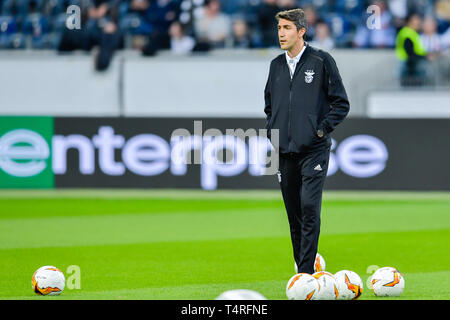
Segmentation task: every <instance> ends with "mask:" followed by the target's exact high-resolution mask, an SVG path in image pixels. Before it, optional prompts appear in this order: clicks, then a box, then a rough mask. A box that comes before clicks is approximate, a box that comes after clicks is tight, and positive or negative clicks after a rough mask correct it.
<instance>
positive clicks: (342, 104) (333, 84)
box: [318, 53, 350, 134]
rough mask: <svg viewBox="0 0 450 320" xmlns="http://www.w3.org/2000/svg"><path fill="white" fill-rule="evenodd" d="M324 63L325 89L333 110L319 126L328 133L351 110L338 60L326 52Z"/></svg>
mask: <svg viewBox="0 0 450 320" xmlns="http://www.w3.org/2000/svg"><path fill="white" fill-rule="evenodd" d="M324 64H325V69H326V77H325V90H326V94H327V99H328V101H329V103H330V107H331V110H330V112H328V113H327V114H326V115H325V117H324V119H323V120H322V122H321V123H320V124H319V127H318V128H319V129H322V130H323V131H324V132H325V134H328V133H331V132H332V131H333V130H334V129H335V128H336V126H337V125H338V124H340V123H341V122H342V121H343V120H344V119H345V117H346V116H347V114H348V112H349V110H350V103H349V101H348V97H347V93H346V91H345V88H344V84H343V83H342V78H341V76H340V74H339V70H338V68H337V66H336V62H335V61H334V59H333V57H331V55H329V54H328V53H326V54H325V57H324Z"/></svg>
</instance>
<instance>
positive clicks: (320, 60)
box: [264, 44, 350, 153]
mask: <svg viewBox="0 0 450 320" xmlns="http://www.w3.org/2000/svg"><path fill="white" fill-rule="evenodd" d="M264 97H265V108H264V112H265V113H266V115H267V118H266V129H268V136H269V138H271V130H273V129H279V139H280V140H279V152H280V153H291V152H294V153H309V152H313V151H315V150H321V149H326V148H329V147H330V146H331V137H330V135H329V134H330V133H331V132H332V131H333V130H334V129H335V127H336V126H337V125H338V124H339V123H340V122H342V120H344V118H345V117H346V115H347V114H348V112H349V110H350V104H349V101H348V98H347V94H346V92H345V88H344V85H343V84H342V79H341V76H340V75H339V71H338V68H337V66H336V62H335V61H334V59H333V58H332V57H331V55H330V54H329V53H327V52H325V51H322V50H319V49H317V48H314V47H311V46H310V45H309V44H308V45H307V46H306V49H305V51H304V52H303V55H302V56H301V58H300V61H299V62H298V63H297V66H296V69H295V72H294V76H293V78H292V80H291V77H290V72H289V67H288V65H287V62H286V56H285V54H284V53H283V54H280V55H279V56H278V57H276V58H275V59H273V60H272V62H271V64H270V71H269V77H268V79H267V84H266V87H265V90H264ZM319 129H322V130H323V132H324V136H323V137H322V138H319V136H318V135H317V131H318V130H319ZM272 143H273V144H274V145H275V144H276V142H275V141H272Z"/></svg>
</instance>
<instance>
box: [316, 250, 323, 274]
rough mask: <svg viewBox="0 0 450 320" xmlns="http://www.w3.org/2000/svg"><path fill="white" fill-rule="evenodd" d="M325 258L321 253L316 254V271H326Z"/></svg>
mask: <svg viewBox="0 0 450 320" xmlns="http://www.w3.org/2000/svg"><path fill="white" fill-rule="evenodd" d="M325 266H326V264H325V259H324V258H323V257H322V256H321V255H320V253H317V254H316V259H315V260H314V272H319V271H325Z"/></svg>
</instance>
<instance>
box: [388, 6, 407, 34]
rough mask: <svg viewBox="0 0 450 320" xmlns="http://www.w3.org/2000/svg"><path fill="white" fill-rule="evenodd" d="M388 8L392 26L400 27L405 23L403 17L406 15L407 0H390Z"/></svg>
mask: <svg viewBox="0 0 450 320" xmlns="http://www.w3.org/2000/svg"><path fill="white" fill-rule="evenodd" d="M388 8H389V11H390V12H391V14H392V18H393V26H394V27H395V28H396V29H400V28H401V27H403V26H404V24H405V18H406V16H407V15H408V0H390V1H388Z"/></svg>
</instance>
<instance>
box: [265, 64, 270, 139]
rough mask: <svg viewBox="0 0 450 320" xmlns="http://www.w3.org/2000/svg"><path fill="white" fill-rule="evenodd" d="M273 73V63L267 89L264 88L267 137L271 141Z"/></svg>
mask: <svg viewBox="0 0 450 320" xmlns="http://www.w3.org/2000/svg"><path fill="white" fill-rule="evenodd" d="M271 73H272V63H271V64H270V69H269V76H268V77H267V82H266V87H265V88H264V113H265V114H266V125H265V129H266V130H267V137H268V138H269V139H270V128H269V124H270V120H271V118H272V105H271V92H270V88H271V85H270V79H271Z"/></svg>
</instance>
